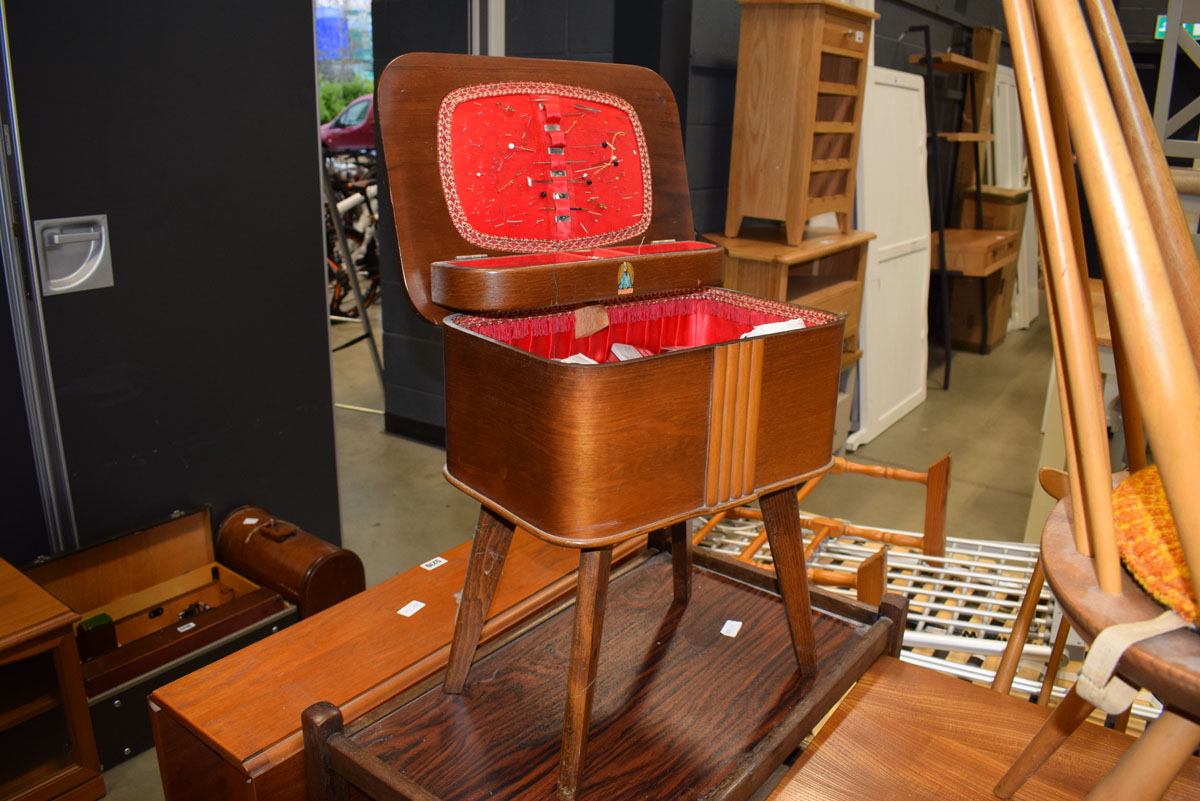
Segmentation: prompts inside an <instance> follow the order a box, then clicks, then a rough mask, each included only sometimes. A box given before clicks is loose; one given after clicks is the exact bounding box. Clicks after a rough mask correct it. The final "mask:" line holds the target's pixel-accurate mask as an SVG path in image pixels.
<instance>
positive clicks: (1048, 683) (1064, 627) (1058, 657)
mask: <svg viewBox="0 0 1200 801" xmlns="http://www.w3.org/2000/svg"><path fill="white" fill-rule="evenodd" d="M1059 500H1060V501H1061V500H1062V498H1059ZM1039 561H1040V560H1039ZM1070 633H1071V624H1070V623H1068V622H1067V619H1066V618H1065V617H1064V618H1063V619H1062V620H1060V621H1058V634H1056V635H1055V636H1054V647H1053V648H1051V649H1050V661H1049V662H1047V663H1046V675H1045V676H1043V677H1042V691H1041V692H1039V693H1038V699H1037V702H1038V706H1049V705H1050V698H1051V697H1052V696H1053V695H1054V679H1055V678H1056V677H1057V676H1058V668H1059V666H1060V665H1061V664H1062V655H1063V651H1065V650H1066V649H1067V635H1069V634H1070Z"/></svg>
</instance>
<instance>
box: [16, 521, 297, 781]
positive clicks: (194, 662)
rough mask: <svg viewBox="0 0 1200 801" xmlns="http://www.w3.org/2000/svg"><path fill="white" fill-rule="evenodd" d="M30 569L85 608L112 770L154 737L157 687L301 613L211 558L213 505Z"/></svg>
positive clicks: (104, 755)
mask: <svg viewBox="0 0 1200 801" xmlns="http://www.w3.org/2000/svg"><path fill="white" fill-rule="evenodd" d="M27 575H28V576H29V578H31V579H33V580H34V581H35V582H37V583H38V584H40V585H41V586H42V587H43V588H45V589H46V590H47V591H48V592H50V593H51V594H52V595H54V596H55V597H56V598H58V599H59V600H60V601H62V602H63V603H64V604H66V605H67V606H68V607H70V608H71V609H72V610H74V611H75V612H77V613H78V614H79V617H80V620H79V621H78V622H77V623H76V624H75V632H76V639H77V641H78V642H79V643H80V646H81V648H80V652H81V653H80V658H81V659H83V660H84V662H83V680H84V686H85V689H86V694H87V698H88V706H89V709H90V712H91V718H92V725H93V728H94V730H95V734H96V743H97V746H98V748H99V752H100V761H101V763H103V764H104V766H105V767H106V768H110V767H112V766H113V765H116V764H118V763H120V762H121V761H123V760H124V759H126V758H128V757H129V756H132V755H133V754H136V753H139V752H141V751H143V750H145V749H146V748H148V747H149V746H150V745H151V744H152V741H153V737H152V734H151V731H150V725H149V720H148V718H147V716H146V706H145V704H146V696H147V695H148V694H149V693H150V691H151V690H152V689H153V688H154V687H157V686H159V685H160V684H163V683H166V682H167V681H170V680H171V679H173V678H175V677H177V676H180V675H184V674H186V673H188V672H190V671H192V670H195V669H196V668H197V667H200V666H201V665H204V664H207V663H208V662H211V661H213V660H215V659H218V658H220V657H221V656H224V655H225V654H228V653H231V652H232V651H234V650H236V649H237V648H239V647H241V646H244V645H246V644H247V643H250V642H253V641H254V640H257V639H261V638H262V637H265V636H267V635H268V634H270V633H272V632H273V631H278V630H279V629H280V628H281V627H283V626H286V625H288V624H290V623H291V622H293V621H294V620H295V619H296V616H297V612H296V608H295V607H294V606H292V605H291V604H289V603H287V602H286V601H285V600H284V599H283V598H282V597H281V596H280V594H279V592H277V591H276V590H274V589H267V588H264V587H261V586H259V585H258V584H256V583H254V582H252V581H249V580H248V579H246V578H244V577H242V576H240V575H238V574H237V573H235V572H234V571H232V570H230V569H229V568H227V567H225V566H224V565H221V564H219V563H218V562H216V561H215V560H214V558H213V532H212V524H211V521H210V514H209V510H208V508H207V507H205V508H203V509H199V510H195V511H192V512H189V513H186V514H180V515H179V516H177V517H174V518H173V519H171V520H169V521H167V522H165V523H162V524H160V525H156V526H152V527H150V528H147V529H143V530H141V531H137V532H134V533H131V534H128V535H126V536H122V537H118V538H117V539H114V540H110V541H109V542H106V543H103V544H100V545H96V546H94V547H91V548H86V549H84V550H82V551H76V552H74V553H71V554H67V555H65V556H63V557H60V558H57V559H53V560H51V561H49V562H46V563H44V564H41V565H38V566H36V567H33V568H31V569H30V570H29V571H27Z"/></svg>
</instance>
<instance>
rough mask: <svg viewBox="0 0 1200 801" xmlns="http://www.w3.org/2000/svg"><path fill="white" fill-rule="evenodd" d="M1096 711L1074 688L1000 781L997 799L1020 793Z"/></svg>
mask: <svg viewBox="0 0 1200 801" xmlns="http://www.w3.org/2000/svg"><path fill="white" fill-rule="evenodd" d="M1093 709H1095V707H1094V706H1092V705H1091V704H1089V703H1088V702H1087V701H1085V700H1083V699H1082V698H1081V697H1080V696H1079V694H1078V693H1076V692H1075V688H1074V687H1072V688H1071V691H1070V692H1069V693H1067V695H1066V697H1065V698H1063V700H1062V703H1061V704H1059V705H1058V706H1057V707H1055V708H1054V711H1053V712H1052V713H1051V714H1050V717H1048V718H1046V722H1045V723H1043V724H1042V728H1040V729H1038V733H1037V734H1035V735H1033V739H1032V740H1030V741H1029V745H1027V746H1025V750H1024V751H1022V752H1021V755H1020V756H1019V757H1017V761H1016V762H1014V763H1013V764H1012V767H1010V768H1009V769H1008V772H1007V773H1005V774H1004V777H1003V778H1002V779H1000V783H999V784H997V785H996V789H995V790H993V792H994V793H995V794H996V797H997V798H1012V796H1013V793H1015V792H1016V791H1017V790H1020V789H1021V785H1023V784H1025V782H1027V781H1029V777H1030V776H1032V775H1033V774H1035V773H1037V769H1038V768H1040V767H1041V766H1042V763H1044V762H1045V761H1046V760H1047V759H1049V758H1050V757H1051V756H1053V755H1054V752H1055V751H1057V750H1058V748H1059V746H1061V745H1062V744H1063V743H1064V742H1066V739H1067V738H1068V737H1070V736H1071V733H1072V732H1073V731H1075V730H1076V729H1078V728H1079V724H1081V723H1083V722H1084V721H1085V720H1087V716H1088V715H1090V714H1092V710H1093Z"/></svg>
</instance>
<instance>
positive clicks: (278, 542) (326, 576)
mask: <svg viewBox="0 0 1200 801" xmlns="http://www.w3.org/2000/svg"><path fill="white" fill-rule="evenodd" d="M217 558H218V559H219V560H220V562H221V563H222V564H225V565H228V566H229V567H231V568H233V569H234V570H236V571H238V572H239V573H241V574H242V575H244V576H246V577H247V578H250V579H252V580H253V581H256V582H258V583H259V584H261V585H262V586H264V587H270V588H271V589H273V590H275V591H276V592H278V593H279V594H280V595H282V596H283V597H284V598H286V599H287V600H288V601H290V602H291V603H293V604H295V605H296V606H297V607H298V608H299V609H300V617H302V618H305V617H309V616H310V615H315V614H316V613H317V612H320V611H321V610H322V609H327V608H329V607H331V606H333V605H334V604H336V603H338V602H339V601H343V600H345V599H346V598H349V597H350V596H351V595H354V594H355V593H359V592H362V591H363V590H364V589H365V588H366V580H365V578H364V575H363V564H362V560H361V559H359V558H358V554H356V553H354V552H353V551H348V550H346V549H345V548H339V547H337V546H336V545H330V544H329V543H328V542H325V540H322V539H320V538H319V537H316V536H314V535H312V534H310V533H308V532H307V531H303V530H302V529H300V528H299V527H298V526H296V525H294V524H292V523H288V522H287V521H284V520H279V519H278V518H276V517H275V516H273V515H272V514H271V513H270V512H268V511H266V510H265V509H260V508H259V507H257V506H239V507H238V508H237V509H234V510H233V511H232V512H230V513H229V515H228V516H227V517H226V518H225V519H224V520H223V521H221V527H220V529H219V530H218V532H217Z"/></svg>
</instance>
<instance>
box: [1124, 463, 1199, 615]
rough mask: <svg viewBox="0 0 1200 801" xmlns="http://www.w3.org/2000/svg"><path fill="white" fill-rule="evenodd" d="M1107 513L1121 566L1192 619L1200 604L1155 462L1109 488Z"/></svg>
mask: <svg viewBox="0 0 1200 801" xmlns="http://www.w3.org/2000/svg"><path fill="white" fill-rule="evenodd" d="M1113 514H1114V518H1115V522H1116V529H1117V549H1118V550H1119V551H1120V553H1121V561H1122V562H1124V563H1125V567H1126V568H1127V569H1128V570H1129V572H1130V573H1132V574H1133V577H1134V578H1135V579H1136V580H1137V582H1138V583H1139V584H1141V585H1142V587H1143V588H1144V589H1145V590H1146V592H1148V593H1150V595H1151V596H1152V597H1153V598H1154V599H1155V600H1156V601H1158V602H1159V603H1161V604H1163V605H1164V606H1167V607H1169V608H1171V609H1173V610H1175V611H1176V612H1177V613H1178V614H1179V616H1180V617H1181V618H1183V619H1184V620H1186V621H1188V622H1189V623H1196V622H1197V620H1198V619H1200V607H1198V606H1197V604H1196V591H1195V588H1194V587H1193V586H1192V577H1191V574H1190V573H1189V572H1188V566H1187V562H1186V561H1185V560H1184V557H1183V546H1182V545H1180V543H1179V533H1178V531H1176V529H1175V519H1174V518H1173V517H1172V516H1171V508H1170V506H1168V505H1167V495H1166V492H1164V491H1163V485H1162V477H1161V476H1160V475H1159V473H1158V467H1157V466H1155V465H1151V466H1150V467H1147V468H1145V469H1144V470H1139V471H1138V472H1136V473H1134V474H1133V475H1131V476H1130V477H1129V478H1127V479H1125V480H1124V481H1122V482H1121V483H1120V485H1119V486H1118V487H1117V489H1116V491H1115V492H1114V493H1113Z"/></svg>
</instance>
